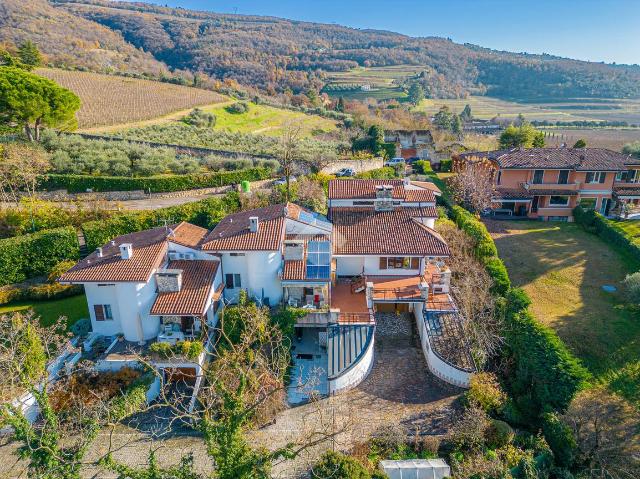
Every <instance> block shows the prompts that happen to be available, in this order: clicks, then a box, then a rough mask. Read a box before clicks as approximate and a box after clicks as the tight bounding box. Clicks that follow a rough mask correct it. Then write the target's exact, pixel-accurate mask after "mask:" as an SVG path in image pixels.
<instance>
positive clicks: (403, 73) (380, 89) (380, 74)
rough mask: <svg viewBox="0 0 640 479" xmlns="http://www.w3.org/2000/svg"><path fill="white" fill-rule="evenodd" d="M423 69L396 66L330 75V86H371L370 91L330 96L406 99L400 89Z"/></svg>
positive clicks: (343, 92)
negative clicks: (399, 85) (401, 84)
mask: <svg viewBox="0 0 640 479" xmlns="http://www.w3.org/2000/svg"><path fill="white" fill-rule="evenodd" d="M422 69H423V67H420V66H416V65H395V66H388V67H371V68H365V67H360V68H355V69H353V70H351V71H348V72H336V73H330V74H328V77H327V84H328V85H332V84H333V85H344V84H354V85H366V84H368V85H371V90H370V91H361V90H349V91H330V90H327V93H328V94H329V95H330V96H333V97H338V96H342V97H344V98H347V99H351V100H364V99H366V98H375V99H377V100H390V99H392V98H395V99H403V98H406V96H407V95H406V93H405V92H404V91H403V90H402V89H401V88H400V87H398V84H399V83H400V82H402V81H403V80H404V79H406V78H409V77H413V76H415V75H416V74H418V73H419V72H420V71H422Z"/></svg>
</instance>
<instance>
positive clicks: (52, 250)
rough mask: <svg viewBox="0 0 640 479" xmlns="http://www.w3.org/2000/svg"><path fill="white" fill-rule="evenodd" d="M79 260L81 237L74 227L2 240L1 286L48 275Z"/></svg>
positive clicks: (0, 242) (0, 260) (0, 244)
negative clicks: (61, 262) (64, 263)
mask: <svg viewBox="0 0 640 479" xmlns="http://www.w3.org/2000/svg"><path fill="white" fill-rule="evenodd" d="M79 257H80V246H79V244H78V237H77V235H76V231H75V229H74V228H72V227H63V228H55V229H51V230H43V231H40V232H37V233H33V234H29V235H22V236H17V237H15V238H6V239H3V240H0V286H1V285H5V284H11V283H20V282H22V281H24V280H25V279H28V278H33V277H34V276H43V275H48V274H49V272H50V271H51V269H52V268H53V267H54V266H55V265H57V264H58V263H59V262H60V261H63V260H67V259H74V260H75V259H78V258H79Z"/></svg>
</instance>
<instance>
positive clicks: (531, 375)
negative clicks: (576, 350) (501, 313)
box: [505, 288, 591, 424]
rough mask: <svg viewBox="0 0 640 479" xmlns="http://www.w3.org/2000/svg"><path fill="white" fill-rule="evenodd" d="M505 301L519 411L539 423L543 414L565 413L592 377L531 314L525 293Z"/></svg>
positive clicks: (515, 291)
mask: <svg viewBox="0 0 640 479" xmlns="http://www.w3.org/2000/svg"><path fill="white" fill-rule="evenodd" d="M505 299H506V314H505V321H506V328H505V333H506V334H505V339H506V345H507V347H508V350H509V354H508V356H509V357H510V358H511V360H513V367H514V370H513V371H510V372H509V374H507V375H505V380H506V382H507V384H508V389H509V391H510V393H511V397H512V398H513V400H514V402H515V404H516V406H517V407H518V410H519V411H520V412H521V413H522V414H523V415H524V417H525V418H526V419H527V422H528V423H530V424H536V421H537V420H538V418H539V417H540V415H541V414H544V413H547V412H564V411H565V410H566V408H567V407H568V406H569V403H570V402H571V400H572V399H573V397H574V396H575V394H576V393H577V392H578V391H580V390H581V389H583V388H585V387H586V386H587V385H588V382H589V380H590V379H591V375H590V373H589V372H588V371H587V370H586V369H585V368H584V367H583V366H582V364H581V362H580V360H579V359H578V358H576V357H575V356H574V355H573V354H572V353H571V352H570V351H569V349H568V348H567V346H566V345H565V344H564V343H563V342H562V340H561V339H560V338H559V337H558V335H557V333H556V332H555V331H554V330H552V329H551V328H549V327H547V326H545V325H543V324H541V323H539V322H538V321H537V320H536V319H535V318H534V317H533V315H532V314H531V313H530V312H529V311H528V306H529V304H530V302H531V300H530V299H529V297H528V296H527V294H526V293H525V292H524V291H523V290H521V289H518V288H514V289H511V290H510V291H509V292H508V293H507V295H506V297H505Z"/></svg>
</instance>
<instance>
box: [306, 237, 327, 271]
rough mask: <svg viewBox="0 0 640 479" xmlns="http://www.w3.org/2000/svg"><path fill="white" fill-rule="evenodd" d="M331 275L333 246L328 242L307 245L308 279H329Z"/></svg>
mask: <svg viewBox="0 0 640 479" xmlns="http://www.w3.org/2000/svg"><path fill="white" fill-rule="evenodd" d="M330 273H331V245H330V244H329V242H328V241H309V243H308V244H307V278H313V279H321V278H328V277H329V276H330Z"/></svg>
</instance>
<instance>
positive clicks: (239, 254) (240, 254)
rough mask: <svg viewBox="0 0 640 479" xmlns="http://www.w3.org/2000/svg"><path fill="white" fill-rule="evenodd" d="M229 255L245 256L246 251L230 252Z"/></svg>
mask: <svg viewBox="0 0 640 479" xmlns="http://www.w3.org/2000/svg"><path fill="white" fill-rule="evenodd" d="M229 256H244V253H229Z"/></svg>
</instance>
